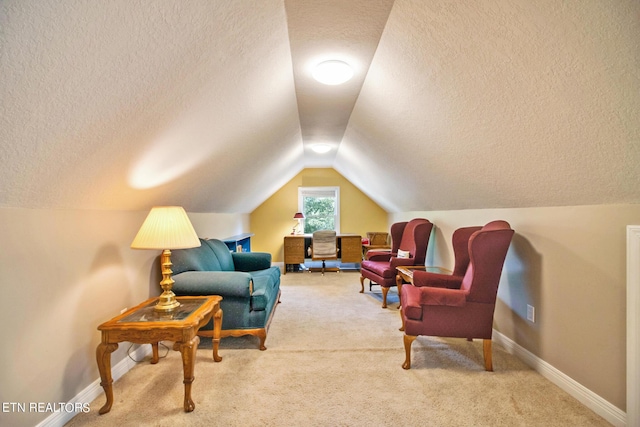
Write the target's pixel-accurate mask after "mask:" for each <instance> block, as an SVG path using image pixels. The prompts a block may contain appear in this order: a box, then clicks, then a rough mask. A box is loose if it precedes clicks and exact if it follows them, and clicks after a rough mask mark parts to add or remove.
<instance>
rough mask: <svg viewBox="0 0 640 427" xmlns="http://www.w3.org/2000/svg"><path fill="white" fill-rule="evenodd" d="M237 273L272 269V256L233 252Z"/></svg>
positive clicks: (263, 253)
mask: <svg viewBox="0 0 640 427" xmlns="http://www.w3.org/2000/svg"><path fill="white" fill-rule="evenodd" d="M231 256H232V257H233V265H234V266H235V268H236V271H245V272H249V271H258V270H266V269H267V268H269V267H271V254H270V253H268V252H232V253H231Z"/></svg>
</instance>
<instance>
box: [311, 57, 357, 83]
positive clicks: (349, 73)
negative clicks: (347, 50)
mask: <svg viewBox="0 0 640 427" xmlns="http://www.w3.org/2000/svg"><path fill="white" fill-rule="evenodd" d="M351 77H353V70H352V69H351V66H350V65H349V64H347V63H346V62H343V61H338V60H330V61H324V62H321V63H319V64H318V65H316V67H315V68H314V70H313V78H314V79H316V80H317V81H319V82H320V83H324V84H326V85H332V86H333V85H339V84H342V83H344V82H346V81H348V80H349V79H351Z"/></svg>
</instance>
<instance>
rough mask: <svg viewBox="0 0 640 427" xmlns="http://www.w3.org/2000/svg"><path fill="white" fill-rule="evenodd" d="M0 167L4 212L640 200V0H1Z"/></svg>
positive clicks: (405, 207)
mask: <svg viewBox="0 0 640 427" xmlns="http://www.w3.org/2000/svg"><path fill="white" fill-rule="evenodd" d="M329 56H332V57H336V58H342V59H345V60H347V61H349V62H351V63H352V64H353V65H354V69H355V76H354V78H353V79H352V81H350V82H349V83H347V84H345V85H342V86H334V87H330V86H323V85H320V84H319V83H316V82H314V81H313V80H311V79H310V78H309V67H310V66H311V65H312V64H313V63H315V62H317V61H318V60H320V59H324V58H328V57H329ZM320 140H322V141H326V142H329V143H331V144H332V145H333V147H334V150H333V151H331V152H330V153H328V154H325V155H317V154H314V153H312V152H311V151H310V150H309V149H308V146H309V144H311V143H313V142H316V141H320ZM0 160H1V161H2V168H0V207H30V208H80V209H141V210H146V209H148V208H149V207H150V206H152V205H156V204H180V205H183V206H185V208H186V209H187V210H188V211H192V212H238V213H245V212H251V211H252V210H253V209H255V208H256V207H257V206H258V205H259V204H260V203H262V202H263V201H264V200H266V199H267V198H268V197H269V196H271V194H273V193H274V192H275V191H276V190H277V189H278V188H280V187H281V186H282V185H283V184H285V183H286V182H287V181H288V180H289V179H291V178H292V177H293V176H295V175H296V174H297V173H298V172H299V171H300V170H302V169H303V168H305V167H334V168H335V169H336V170H337V171H338V172H340V173H341V174H342V175H344V176H345V177H346V178H347V179H349V180H350V181H351V182H353V183H354V184H355V185H356V186H357V187H359V188H360V189H361V190H362V191H364V192H365V193H366V194H368V195H369V196H370V197H371V198H372V199H374V200H375V201H376V202H377V203H378V204H380V205H381V206H382V207H383V208H385V209H387V210H388V211H390V212H397V211H412V210H447V209H467V208H499V207H528V206H556V205H581V204H609V203H640V186H639V185H638V183H639V178H640V2H638V1H637V0H626V1H625V0H619V1H615V2H605V1H601V0H567V1H562V2H558V1H557V0H539V1H535V2H531V1H528V0H526V1H525V0H515V1H514V0H477V1H473V2H460V1H458V0H448V1H445V0H430V1H428V2H427V1H421V0H416V1H410V0H396V1H390V0H377V1H372V0H350V1H342V0H327V1H317V0H315V1H314V0H284V1H283V0H255V1H234V0H226V1H223V0H207V1H204V0H203V1H188V2H184V1H177V0H171V1H169V0H165V1H162V0H160V1H154V2H146V1H132V0H114V1H109V2H87V1H84V0H65V1H59V0H58V1H55V0H42V1H37V2H32V1H24V0H2V1H0Z"/></svg>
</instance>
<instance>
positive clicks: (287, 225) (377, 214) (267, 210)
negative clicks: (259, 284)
mask: <svg viewBox="0 0 640 427" xmlns="http://www.w3.org/2000/svg"><path fill="white" fill-rule="evenodd" d="M321 186H339V187H340V231H341V232H342V233H355V234H360V235H361V236H366V234H367V232H368V231H388V229H389V224H388V214H387V212H386V211H385V210H383V209H382V208H381V207H380V206H378V205H377V204H376V203H374V202H373V201H372V200H371V199H370V198H369V197H367V196H366V195H365V194H364V193H363V192H362V191H360V190H358V189H357V188H356V187H355V186H354V185H353V184H351V182H349V181H348V180H347V179H346V178H345V177H343V176H342V175H340V174H339V173H338V172H336V171H335V170H334V169H331V168H310V169H304V170H302V171H301V172H300V173H299V174H298V175H296V176H295V177H294V178H293V179H291V180H290V181H289V182H288V183H287V184H285V185H284V186H282V188H280V190H278V191H277V192H276V193H275V194H273V195H272V196H271V197H270V198H269V199H267V200H266V201H265V202H264V203H262V204H261V205H260V206H258V207H257V208H256V209H255V210H254V211H253V212H252V213H251V216H250V224H251V227H250V228H251V232H252V233H255V236H254V237H253V238H252V240H251V247H252V250H253V251H260V252H269V253H271V254H272V256H273V261H274V262H283V261H284V252H283V238H284V236H285V235H287V234H291V229H292V228H293V226H294V225H295V221H294V220H293V215H294V214H295V213H296V212H297V210H298V187H321Z"/></svg>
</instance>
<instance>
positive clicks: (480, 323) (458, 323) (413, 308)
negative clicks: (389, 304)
mask: <svg viewBox="0 0 640 427" xmlns="http://www.w3.org/2000/svg"><path fill="white" fill-rule="evenodd" d="M513 233H514V231H513V230H512V229H511V226H510V225H509V223H508V222H506V221H493V222H490V223H488V224H487V225H485V226H484V227H482V229H481V230H478V231H476V232H474V233H473V234H472V235H471V238H470V239H469V265H468V267H467V270H466V273H465V275H464V278H463V279H462V280H461V282H460V286H459V289H451V288H450V285H453V283H452V282H451V281H449V282H443V281H441V280H438V278H437V277H434V275H433V274H430V273H426V272H422V271H415V272H414V274H413V284H414V286H403V287H402V311H401V316H402V329H403V330H404V333H405V335H404V348H405V356H406V357H405V362H404V364H403V365H402V367H403V368H404V369H410V368H411V344H412V343H413V341H414V340H415V339H416V338H417V336H418V335H428V336H439V337H452V338H467V339H469V340H472V339H473V338H481V339H482V340H483V343H484V365H485V369H486V370H487V371H492V370H493V364H492V361H491V336H492V332H493V313H494V310H495V305H496V298H497V293H498V284H499V283H500V276H501V274H502V268H503V266H504V261H505V258H506V255H507V251H508V249H509V245H510V244H511V239H512V237H513ZM433 279H436V280H433Z"/></svg>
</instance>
